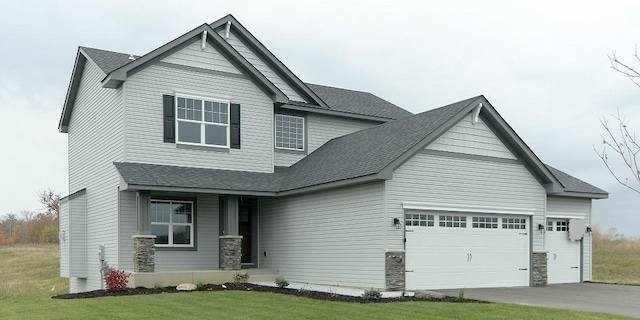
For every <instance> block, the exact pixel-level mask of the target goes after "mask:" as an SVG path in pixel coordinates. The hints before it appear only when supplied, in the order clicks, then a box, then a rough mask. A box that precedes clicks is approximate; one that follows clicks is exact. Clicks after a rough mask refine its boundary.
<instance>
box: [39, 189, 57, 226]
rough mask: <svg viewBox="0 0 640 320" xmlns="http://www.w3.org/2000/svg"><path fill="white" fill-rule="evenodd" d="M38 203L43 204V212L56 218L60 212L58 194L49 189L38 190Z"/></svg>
mask: <svg viewBox="0 0 640 320" xmlns="http://www.w3.org/2000/svg"><path fill="white" fill-rule="evenodd" d="M38 197H39V198H40V203H42V204H43V205H44V210H45V214H47V215H49V216H52V217H54V218H55V219H58V215H59V213H60V195H59V194H57V193H55V192H54V191H53V190H51V189H47V190H43V191H40V192H38Z"/></svg>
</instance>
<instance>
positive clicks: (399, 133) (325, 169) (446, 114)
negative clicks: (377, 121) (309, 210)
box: [281, 97, 477, 191]
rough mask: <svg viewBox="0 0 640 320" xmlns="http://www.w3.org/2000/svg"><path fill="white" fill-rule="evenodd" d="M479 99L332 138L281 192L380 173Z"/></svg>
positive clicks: (295, 169) (291, 174) (293, 172)
mask: <svg viewBox="0 0 640 320" xmlns="http://www.w3.org/2000/svg"><path fill="white" fill-rule="evenodd" d="M476 98H477V97H474V98H471V99H467V100H464V101H460V102H457V103H454V104H451V105H448V106H444V107H441V108H438V109H434V110H430V111H426V112H423V113H420V114H417V115H415V116H413V117H409V118H404V119H400V120H396V121H391V122H387V123H384V124H381V125H378V126H375V127H372V128H369V129H365V130H361V131H357V132H354V133H352V134H349V135H346V136H342V137H339V138H335V139H332V140H330V141H329V142H327V143H325V144H324V145H322V146H321V147H320V148H318V149H316V150H315V151H314V152H313V153H311V154H310V155H308V156H307V157H305V158H303V159H302V160H300V161H298V162H297V163H295V164H294V165H293V166H291V167H290V168H289V170H288V172H287V176H286V178H285V179H284V181H283V185H282V188H281V189H282V190H283V191H287V190H294V189H298V188H304V187H310V186H314V185H319V184H323V183H329V182H334V181H340V180H346V179H351V178H357V177H363V176H367V175H372V174H377V173H379V172H380V171H381V170H382V169H384V168H385V167H387V166H388V165H389V164H391V162H393V161H394V160H396V159H397V158H398V157H400V156H401V155H403V154H404V153H405V152H407V151H409V149H411V147H413V146H414V145H416V144H417V143H419V142H420V141H422V140H423V139H424V138H426V136H427V135H429V134H430V133H431V132H433V131H434V130H436V129H438V128H439V127H440V126H441V125H443V124H444V123H445V122H446V121H447V120H449V119H451V117H453V116H454V115H456V114H458V113H459V112H460V111H461V110H462V109H464V108H465V107H467V106H468V105H469V104H470V103H471V102H472V101H474V100H475V99H476Z"/></svg>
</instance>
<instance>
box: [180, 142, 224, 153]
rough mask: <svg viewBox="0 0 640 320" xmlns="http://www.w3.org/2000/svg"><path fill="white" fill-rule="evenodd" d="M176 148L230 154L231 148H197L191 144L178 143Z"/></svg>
mask: <svg viewBox="0 0 640 320" xmlns="http://www.w3.org/2000/svg"><path fill="white" fill-rule="evenodd" d="M176 148H177V149H190V150H200V151H214V152H225V153H229V148H228V147H216V146H196V145H191V144H181V143H176Z"/></svg>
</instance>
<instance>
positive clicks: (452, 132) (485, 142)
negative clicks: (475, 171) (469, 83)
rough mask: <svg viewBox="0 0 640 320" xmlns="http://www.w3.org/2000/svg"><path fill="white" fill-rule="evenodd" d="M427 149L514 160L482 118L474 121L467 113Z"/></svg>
mask: <svg viewBox="0 0 640 320" xmlns="http://www.w3.org/2000/svg"><path fill="white" fill-rule="evenodd" d="M426 149H427V150H435V151H445V152H453V153H461V154H472V155H478V156H485V157H494V158H504V159H512V160H515V159H516V157H515V156H514V155H513V154H512V153H511V151H509V148H507V147H506V146H505V145H504V143H502V140H500V138H498V136H496V134H495V133H494V132H493V130H491V128H489V126H487V124H486V123H485V122H484V120H482V118H479V119H477V122H475V121H474V119H473V115H471V114H469V115H467V116H466V117H465V118H464V119H462V120H461V121H460V122H459V123H458V124H456V125H455V126H454V127H453V128H451V129H449V131H447V132H445V133H444V134H442V135H441V136H440V137H439V138H438V139H436V140H435V141H434V142H432V143H431V144H429V145H428V146H427V147H426Z"/></svg>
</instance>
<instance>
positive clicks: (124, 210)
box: [118, 191, 138, 271]
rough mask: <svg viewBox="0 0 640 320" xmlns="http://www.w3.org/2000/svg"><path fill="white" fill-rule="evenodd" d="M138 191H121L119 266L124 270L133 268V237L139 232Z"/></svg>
mask: <svg viewBox="0 0 640 320" xmlns="http://www.w3.org/2000/svg"><path fill="white" fill-rule="evenodd" d="M136 197H137V195H136V193H135V192H130V191H121V192H120V204H119V205H120V210H119V211H120V218H119V219H118V220H119V223H120V250H119V256H120V257H119V259H118V260H119V261H120V264H119V265H118V267H119V268H120V269H124V270H130V271H132V270H133V254H132V253H133V238H132V237H131V236H133V235H136V234H138V209H137V205H138V202H137V200H136Z"/></svg>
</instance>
